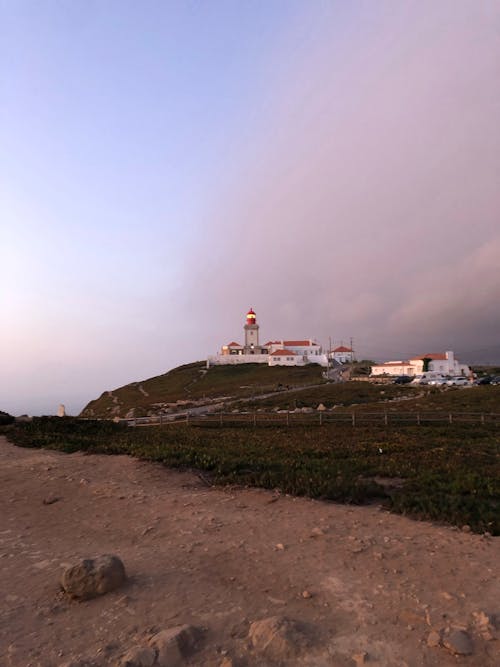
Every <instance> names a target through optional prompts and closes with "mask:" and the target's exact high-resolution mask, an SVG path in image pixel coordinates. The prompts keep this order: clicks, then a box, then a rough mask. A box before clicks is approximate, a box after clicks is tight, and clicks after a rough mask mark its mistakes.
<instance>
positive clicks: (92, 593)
mask: <svg viewBox="0 0 500 667" xmlns="http://www.w3.org/2000/svg"><path fill="white" fill-rule="evenodd" d="M126 578H127V575H126V573H125V567H124V565H123V563H122V561H121V560H120V559H119V558H118V556H112V555H109V554H106V555H104V556H98V557H97V558H94V559H90V558H88V559H84V560H81V561H80V562H79V563H77V564H76V565H72V566H71V567H68V568H67V569H66V570H65V571H64V573H63V575H62V579H61V586H62V587H63V590H64V591H65V592H66V593H67V594H68V595H69V596H70V597H72V598H75V599H77V600H89V599H91V598H95V597H97V596H98V595H104V594H105V593H109V592H110V591H113V590H115V588H118V587H119V586H121V585H122V584H123V583H124V582H125V580H126Z"/></svg>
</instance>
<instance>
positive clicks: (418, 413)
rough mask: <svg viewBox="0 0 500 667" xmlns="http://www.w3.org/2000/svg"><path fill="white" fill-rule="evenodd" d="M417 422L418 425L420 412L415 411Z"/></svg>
mask: <svg viewBox="0 0 500 667" xmlns="http://www.w3.org/2000/svg"><path fill="white" fill-rule="evenodd" d="M417 424H418V425H419V426H420V412H417Z"/></svg>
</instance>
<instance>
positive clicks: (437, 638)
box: [427, 630, 441, 648]
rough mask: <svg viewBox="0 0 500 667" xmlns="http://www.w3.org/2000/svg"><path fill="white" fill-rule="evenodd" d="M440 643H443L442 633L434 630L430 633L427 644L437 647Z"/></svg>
mask: <svg viewBox="0 0 500 667" xmlns="http://www.w3.org/2000/svg"><path fill="white" fill-rule="evenodd" d="M440 644H441V635H440V634H439V632H436V631H435V630H433V631H432V632H430V633H429V636H428V637H427V646H430V647H431V648H435V647H436V646H439V645H440Z"/></svg>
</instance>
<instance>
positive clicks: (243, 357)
mask: <svg viewBox="0 0 500 667" xmlns="http://www.w3.org/2000/svg"><path fill="white" fill-rule="evenodd" d="M268 360H269V355H267V354H216V355H214V356H211V357H208V358H207V366H236V365H238V364H267V362H268Z"/></svg>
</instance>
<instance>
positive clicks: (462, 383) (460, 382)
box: [446, 376, 470, 387]
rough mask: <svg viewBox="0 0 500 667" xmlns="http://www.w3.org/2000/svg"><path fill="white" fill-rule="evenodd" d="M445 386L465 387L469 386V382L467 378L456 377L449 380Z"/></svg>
mask: <svg viewBox="0 0 500 667" xmlns="http://www.w3.org/2000/svg"><path fill="white" fill-rule="evenodd" d="M446 384H447V385H449V386H450V387H452V386H455V387H466V386H468V385H469V384H470V382H469V380H468V379H467V378H464V377H462V376H457V377H454V378H450V379H449V380H448V382H447V383H446Z"/></svg>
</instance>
